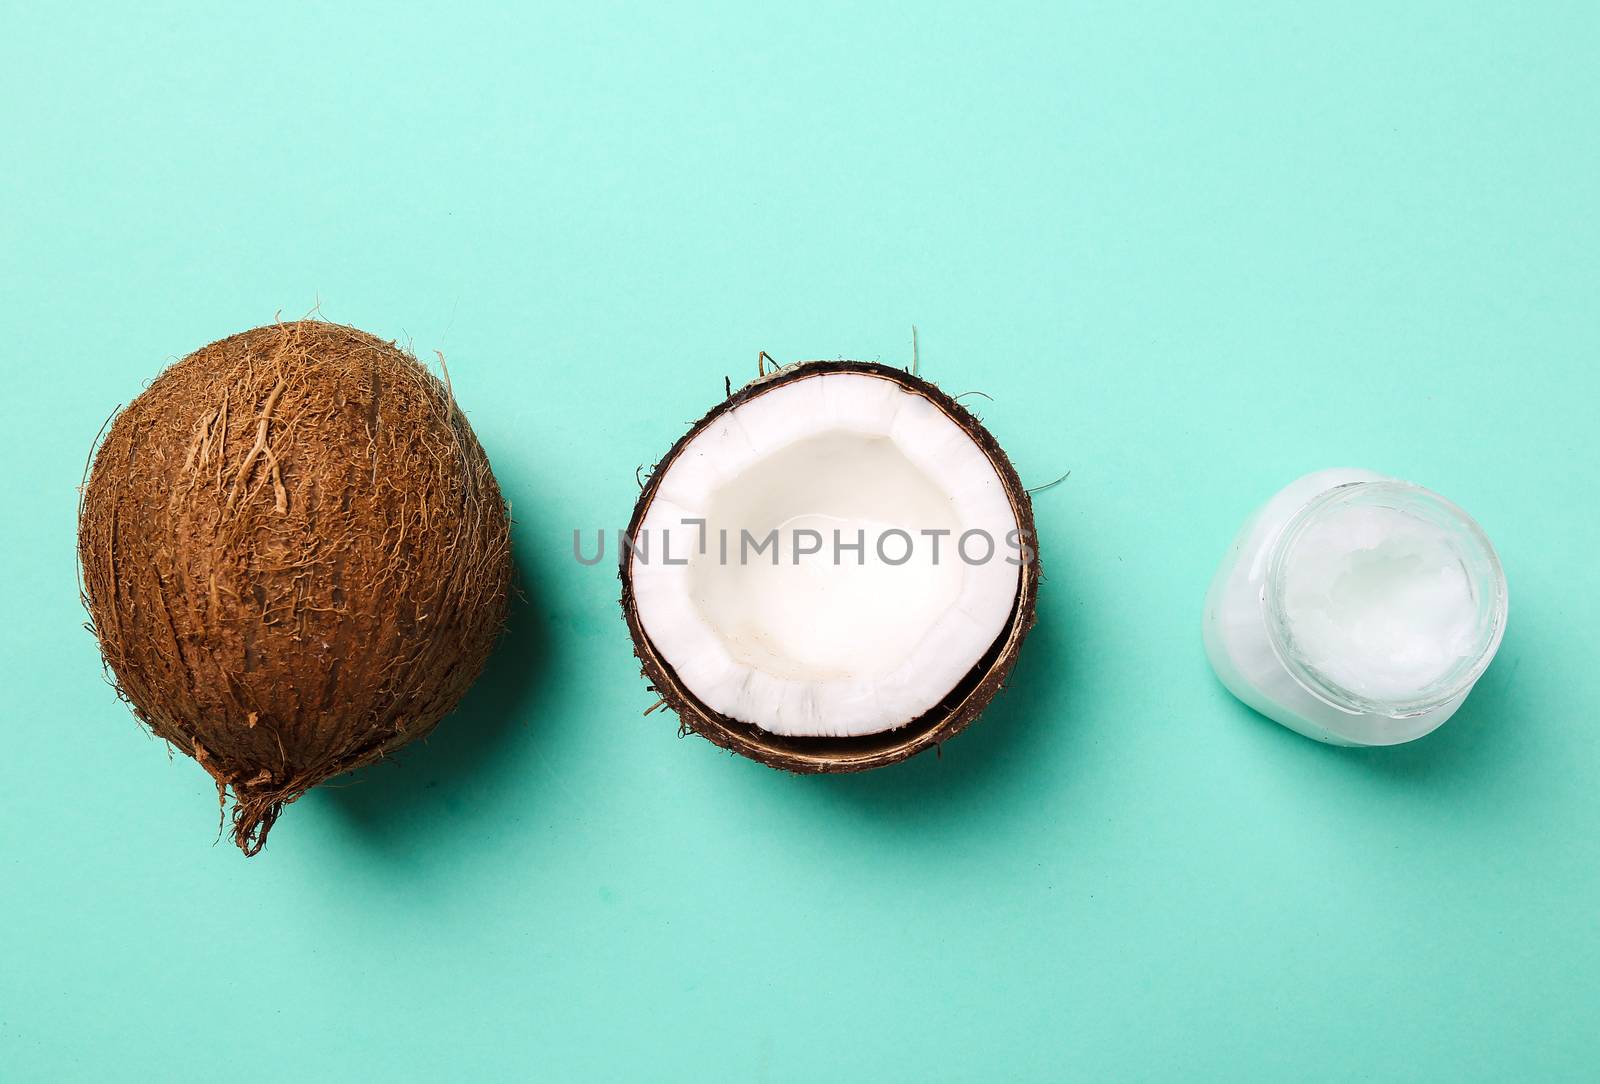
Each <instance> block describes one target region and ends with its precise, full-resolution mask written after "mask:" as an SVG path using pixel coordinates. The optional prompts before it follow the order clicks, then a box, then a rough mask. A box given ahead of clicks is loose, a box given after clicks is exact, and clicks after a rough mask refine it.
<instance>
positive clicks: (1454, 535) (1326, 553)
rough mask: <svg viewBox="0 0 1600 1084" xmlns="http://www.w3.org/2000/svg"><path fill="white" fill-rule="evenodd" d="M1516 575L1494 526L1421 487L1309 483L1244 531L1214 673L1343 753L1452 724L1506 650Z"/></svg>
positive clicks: (1358, 474)
mask: <svg viewBox="0 0 1600 1084" xmlns="http://www.w3.org/2000/svg"><path fill="white" fill-rule="evenodd" d="M1505 624H1506V582H1505V574H1504V573H1503V572H1502V570H1501V567H1500V560H1499V557H1498V556H1497V555H1496V554H1495V551H1494V547H1493V546H1492V545H1491V544H1490V542H1489V539H1488V537H1487V536H1486V535H1485V534H1484V533H1483V530H1482V529H1481V528H1480V527H1479V526H1478V525H1477V523H1475V522H1474V521H1473V520H1472V518H1471V517H1470V516H1468V515H1467V514H1466V513H1465V512H1464V511H1462V510H1461V509H1460V508H1458V507H1456V506H1455V505H1454V504H1452V503H1450V502H1449V501H1447V500H1445V499H1444V498H1443V497H1441V496H1439V495H1438V494H1437V493H1433V492H1431V491H1429V490H1427V489H1424V488H1422V487H1421V486H1417V485H1412V484H1411V483H1409V482H1402V481H1399V480H1398V479H1394V478H1388V477H1385V476H1383V475H1381V474H1375V473H1373V472H1372V471H1366V470H1354V469H1337V470H1326V471H1318V472H1316V473H1314V474H1308V475H1306V476H1305V477H1304V478H1300V479H1298V480H1297V481H1295V482H1292V483H1290V484H1289V485H1288V486H1286V487H1284V488H1283V489H1282V490H1280V491H1279V492H1278V493H1277V494H1276V495H1275V496H1274V497H1273V498H1272V499H1271V500H1269V501H1268V502H1267V503H1266V504H1265V505H1263V506H1262V508H1261V509H1260V510H1259V511H1257V512H1256V514H1255V515H1254V516H1253V517H1251V519H1250V520H1249V521H1248V522H1246V523H1245V525H1244V527H1243V529H1242V530H1241V531H1240V532H1239V536H1238V538H1237V539H1235V541H1234V544H1233V546H1232V547H1231V548H1230V549H1229V550H1228V552H1227V554H1226V555H1225V556H1224V558H1223V561H1222V565H1221V567H1220V568H1218V570H1217V574H1216V577H1215V579H1213V580H1212V583H1211V590H1210V592H1209V593H1208V594H1207V596H1206V609H1205V645H1206V654H1207V655H1208V656H1209V658H1210V660H1211V666H1212V669H1214V670H1215V671H1216V672H1217V676H1218V677H1219V678H1221V679H1222V683H1223V684H1224V685H1226V686H1227V687H1228V689H1229V690H1230V691H1231V692H1232V693H1233V694H1234V695H1235V696H1237V697H1238V698H1239V699H1240V700H1242V701H1244V702H1245V703H1246V704H1248V705H1250V707H1252V708H1254V709H1255V710H1257V711H1259V712H1261V713H1262V714H1263V715H1266V716H1268V717H1269V718H1271V719H1274V720H1276V721H1277V722H1279V723H1282V724H1283V725H1284V726H1286V727H1289V728H1290V729H1292V730H1297V731H1299V732H1300V733H1302V734H1305V735H1308V736H1309V737H1313V738H1316V739H1317V740H1319V741H1325V742H1330V743H1332V744H1336V745H1397V744H1399V743H1401V742H1407V741H1412V740H1414V739H1416V738H1420V737H1422V736H1423V735H1424V734H1427V733H1429V732H1430V731H1432V730H1434V729H1435V728H1437V727H1438V726H1440V725H1441V724H1443V723H1444V721H1445V720H1447V719H1449V718H1450V716H1451V715H1452V714H1454V712H1455V710H1456V709H1457V708H1458V707H1460V706H1461V703H1462V701H1463V700H1465V699H1466V696H1467V693H1468V692H1470V691H1471V690H1472V686H1473V684H1474V683H1476V682H1477V680H1478V678H1479V677H1480V676H1482V674H1483V672H1484V670H1485V669H1486V668H1487V667H1488V665H1489V662H1490V660H1492V659H1493V658H1494V653H1495V651H1496V649H1497V648H1498V647H1499V646H1500V638H1501V636H1502V635H1503V634H1504V632H1505Z"/></svg>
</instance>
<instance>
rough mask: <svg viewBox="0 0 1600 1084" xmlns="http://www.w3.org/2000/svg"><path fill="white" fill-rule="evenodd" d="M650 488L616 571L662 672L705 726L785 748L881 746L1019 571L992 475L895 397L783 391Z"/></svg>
mask: <svg viewBox="0 0 1600 1084" xmlns="http://www.w3.org/2000/svg"><path fill="white" fill-rule="evenodd" d="M662 471H663V473H662V474H661V476H660V477H659V479H658V480H657V483H656V486H657V488H656V493H655V497H654V499H653V501H652V503H651V504H650V507H649V509H648V510H647V512H646V514H645V517H644V519H643V521H642V524H641V526H642V530H641V531H639V532H638V537H636V539H635V543H636V546H638V545H641V544H642V546H643V547H645V548H643V549H640V548H636V549H635V551H634V552H633V554H632V555H631V556H630V557H629V558H628V560H629V561H630V563H631V578H632V584H633V591H634V601H635V604H636V606H637V608H638V609H637V612H638V617H639V621H640V624H641V625H642V627H643V629H644V631H645V634H646V635H647V636H648V637H649V639H650V642H651V644H652V646H653V647H654V649H655V651H656V653H657V654H658V655H659V656H660V657H661V658H662V659H663V660H664V661H665V662H666V663H667V664H668V665H669V666H670V667H671V668H672V670H673V671H674V672H675V673H676V675H677V677H678V680H679V681H680V682H681V683H682V684H683V686H684V687H685V689H687V691H688V692H690V693H691V694H692V695H693V696H694V697H695V698H696V699H698V700H699V701H700V702H701V703H702V704H704V705H705V706H706V707H708V708H710V709H711V710H713V711H715V712H719V713H721V714H723V715H726V716H729V717H731V718H733V719H736V720H738V721H740V722H744V723H750V724H753V725H755V726H757V727H760V728H761V729H763V730H765V731H768V732H770V733H773V734H781V735H787V736H792V737H833V738H838V737H851V736H859V735H865V734H876V733H881V732H883V731H886V730H892V729H894V728H896V727H899V726H903V725H905V724H906V723H908V722H910V721H912V720H913V719H916V718H917V717H919V716H921V715H923V714H924V713H926V712H927V711H928V710H929V709H931V708H933V707H934V706H935V705H937V704H938V703H939V702H940V701H941V700H943V699H944V698H945V697H946V696H947V695H948V694H949V693H950V692H951V690H953V689H954V688H955V687H956V686H957V685H958V684H960V683H961V682H962V680H963V679H964V678H965V677H966V676H967V675H968V674H969V673H970V672H971V671H972V669H973V667H974V666H976V665H977V664H978V663H979V661H980V660H981V659H982V658H983V657H984V656H985V654H987V653H988V651H989V649H990V648H991V647H992V646H993V645H994V643H995V641H996V640H997V639H998V638H999V637H1000V636H1001V634H1002V633H1003V632H1004V630H1005V628H1006V626H1007V623H1008V621H1009V619H1010V616H1011V613H1012V608H1013V605H1014V603H1015V602H1016V598H1017V592H1018V590H1019V587H1020V583H1021V575H1020V562H1021V559H1022V553H1021V551H1020V550H1019V549H1018V548H1017V545H1016V543H1017V541H1018V537H1019V536H1018V534H1017V519H1016V514H1015V512H1014V511H1013V510H1012V507H1011V502H1010V500H1009V499H1008V498H1007V496H1006V490H1005V487H1004V485H1003V484H1002V482H1001V478H1000V475H999V473H998V472H997V471H996V469H995V467H994V464H993V463H991V462H990V460H989V457H988V456H987V455H986V454H985V453H984V451H983V450H982V448H980V447H979V446H978V444H977V443H976V442H974V441H973V439H972V437H970V436H969V435H968V434H967V433H966V431H964V430H963V429H962V428H961V427H960V426H959V425H957V424H956V423H955V422H954V421H952V420H951V419H950V418H949V416H947V415H946V414H945V413H944V412H943V411H941V410H940V409H939V408H938V407H937V406H935V405H934V404H933V403H932V402H931V401H930V400H928V399H927V398H925V397H924V396H922V395H919V394H916V393H915V392H913V391H910V390H908V389H907V388H905V387H904V386H902V385H901V384H899V383H896V382H895V381H893V380H890V379H887V378H884V377H879V376H873V375H870V374H865V373H853V372H832V373H820V374H817V375H813V376H808V377H802V378H798V379H794V380H791V381H789V382H787V383H779V384H777V385H775V386H774V387H772V388H771V389H769V390H767V391H764V392H762V393H760V394H758V395H756V396H754V397H753V398H751V399H749V400H747V401H745V402H744V403H742V404H740V405H739V406H737V407H735V408H733V409H732V410H729V411H727V412H725V413H723V414H722V415H720V416H719V417H717V418H716V419H714V420H713V421H712V422H711V423H710V424H708V425H707V426H706V427H705V428H704V429H703V430H702V431H701V432H700V433H698V434H697V435H696V436H695V437H694V438H693V439H692V440H690V441H689V442H688V444H686V445H685V446H684V447H683V449H682V450H681V451H680V453H679V454H678V455H677V456H676V457H675V458H674V459H673V460H672V462H671V463H670V464H669V465H667V466H666V467H664V468H662ZM697 520H704V521H705V524H704V527H703V528H702V527H701V526H699V525H698V524H697V523H695V522H694V521H697ZM896 530H898V531H902V532H904V533H905V536H908V537H909V544H908V540H907V538H905V537H902V536H899V535H894V534H886V532H892V531H896ZM771 532H776V544H775V546H769V547H768V548H766V549H764V550H760V551H757V549H756V547H757V546H758V545H759V544H760V543H762V542H763V541H765V540H766V538H767V537H768V535H769V534H770V533H771ZM808 532H815V535H814V536H813V535H811V534H809V533H808ZM835 532H838V534H837V538H838V540H839V542H840V543H841V544H842V545H841V547H840V548H839V550H838V551H837V552H836V550H835V537H836V536H835ZM745 533H748V535H749V542H748V543H746V541H745V538H744V536H745ZM964 536H965V538H966V541H965V545H964V546H963V545H962V544H961V543H962V539H963V537H964ZM817 537H820V539H821V543H820V548H819V549H818V552H816V553H808V552H806V551H808V550H810V549H812V548H817V541H816V538H817ZM880 539H881V541H882V546H881V550H880V546H879V543H880ZM858 540H860V541H863V542H864V545H863V546H862V550H861V552H860V553H859V555H858V553H857V552H856V551H855V550H853V549H849V548H847V547H849V546H851V545H853V544H854V543H855V542H857V541H858ZM991 540H992V543H993V553H992V555H990V554H989V553H988V550H989V542H990V541H991ZM702 545H703V549H702ZM936 550H937V552H936ZM724 554H725V555H726V556H724ZM908 554H909V556H907V555H908ZM774 558H776V559H775V560H774ZM985 558H986V559H985ZM669 561H670V562H672V563H669ZM678 562H682V563H678Z"/></svg>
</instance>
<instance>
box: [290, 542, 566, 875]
mask: <svg viewBox="0 0 1600 1084" xmlns="http://www.w3.org/2000/svg"><path fill="white" fill-rule="evenodd" d="M521 533H524V534H526V532H521ZM512 537H513V549H512V561H513V563H514V565H515V579H514V580H513V587H512V595H511V599H510V603H509V605H508V607H507V614H506V629H505V632H504V633H502V634H501V636H500V641H499V643H497V644H496V645H495V649H494V653H493V654H492V655H491V656H490V657H489V661H488V663H487V664H486V665H485V666H484V669H483V673H482V674H481V675H479V677H478V680H477V681H476V682H474V683H473V685H472V688H471V689H469V690H468V691H467V695H466V696H465V697H464V698H463V699H462V701H461V703H460V705H459V706H458V707H457V708H456V710H455V711H453V712H451V713H450V714H449V715H448V716H446V717H445V718H444V719H442V720H441V721H440V722H439V725H438V726H437V727H435V728H434V730H433V733H431V734H429V735H428V736H427V737H426V738H424V739H422V740H421V741H417V742H413V743H412V744H410V745H407V746H405V747H404V748H401V749H399V750H398V751H396V752H395V753H394V755H392V756H390V757H387V758H385V759H384V760H381V761H379V762H377V763H376V764H370V765H367V766H366V767H364V768H360V769H358V770H356V771H354V772H351V773H349V774H348V775H342V776H339V777H338V778H336V779H331V780H329V781H328V782H326V783H324V784H323V785H321V786H319V787H316V788H314V789H313V790H311V791H309V792H308V793H307V795H306V797H305V798H303V799H301V801H315V802H316V803H317V805H318V806H320V807H322V808H326V809H332V810H333V811H334V812H335V813H336V814H337V815H338V816H340V817H341V818H342V819H343V820H344V821H345V822H346V823H347V824H349V825H350V826H351V827H353V828H354V829H355V833H354V834H356V835H357V836H358V837H360V838H361V839H363V840H364V841H366V842H368V843H371V844H374V845H376V846H380V847H390V846H398V845H400V844H401V843H403V842H408V841H412V838H413V837H417V838H421V837H425V836H427V835H429V834H436V833H438V832H439V831H441V829H442V826H444V825H446V824H449V823H451V822H457V823H459V822H462V821H465V820H476V819H478V817H479V816H484V817H492V816H493V815H494V813H493V810H492V806H493V804H494V803H492V802H490V801H487V800H485V799H484V794H485V792H487V791H489V790H490V789H492V786H493V779H494V776H495V775H496V774H497V773H498V772H499V771H502V770H504V767H505V766H507V765H508V764H509V761H510V760H512V759H514V758H511V757H509V756H508V755H507V753H506V746H507V744H508V743H509V742H510V741H512V740H513V739H514V738H515V737H516V735H517V733H518V732H519V731H524V730H525V729H526V727H527V723H528V721H529V719H530V718H531V716H532V712H531V710H530V709H529V707H528V705H529V698H530V696H531V695H532V693H533V690H534V689H535V687H536V686H537V685H538V684H539V682H540V681H541V680H542V678H543V676H544V671H545V668H546V666H547V665H548V650H547V644H546V636H547V633H546V630H545V628H544V627H543V625H542V623H541V622H540V621H539V614H538V610H537V601H538V599H539V598H540V597H541V591H540V587H539V584H538V582H537V581H536V580H535V578H534V577H533V575H532V573H531V564H530V562H529V561H528V559H527V557H526V556H525V555H524V554H522V553H520V552H518V551H517V549H516V547H515V539H516V533H515V532H514V533H513V536H512Z"/></svg>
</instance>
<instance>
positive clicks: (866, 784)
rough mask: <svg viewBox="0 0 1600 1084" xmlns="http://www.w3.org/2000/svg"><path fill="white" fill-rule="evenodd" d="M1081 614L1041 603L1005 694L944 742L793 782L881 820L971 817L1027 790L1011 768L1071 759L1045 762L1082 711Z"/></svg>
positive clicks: (1050, 766) (1057, 764)
mask: <svg viewBox="0 0 1600 1084" xmlns="http://www.w3.org/2000/svg"><path fill="white" fill-rule="evenodd" d="M1045 605H1049V607H1050V608H1049V610H1048V611H1046V609H1045ZM1075 616H1076V615H1075V614H1074V613H1073V612H1072V609H1071V603H1070V600H1067V599H1062V600H1060V602H1059V604H1057V600H1055V599H1051V600H1050V601H1049V603H1047V604H1042V605H1041V607H1040V616H1039V620H1038V623H1037V624H1036V625H1035V626H1034V628H1033V631H1032V632H1031V633H1029V634H1028V639H1027V641H1026V642H1025V643H1024V644H1023V645H1022V651H1021V654H1020V655H1018V657H1017V665H1016V668H1015V669H1014V670H1012V672H1011V676H1010V677H1009V678H1008V679H1007V681H1006V684H1005V686H1004V687H1003V688H1002V689H1001V690H1000V693H999V695H997V696H996V697H995V699H994V700H993V702H991V703H990V705H989V707H988V708H987V709H986V710H985V711H984V712H983V714H982V715H980V716H979V717H978V718H977V719H975V720H974V721H973V722H972V723H971V725H969V726H968V727H967V729H965V730H963V731H962V732H961V733H960V734H957V735H956V736H955V737H953V738H951V739H950V740H949V741H948V742H946V743H945V745H944V746H942V747H937V748H935V749H930V750H928V751H926V752H923V753H920V754H918V755H917V756H914V757H911V758H910V759H909V760H905V761H902V762H900V763H899V764H894V765H890V766H888V767H885V768H878V769H876V770H873V771H868V772H860V773H855V774H846V775H819V776H808V777H804V778H799V779H794V780H792V781H793V782H795V783H797V784H798V785H799V786H800V788H801V789H802V790H805V791H808V792H810V793H811V794H812V795H813V796H815V797H817V798H818V799H819V800H822V801H826V802H827V803H828V804H830V805H835V806H844V807H859V809H860V810H862V811H865V812H867V813H870V814H872V816H873V817H874V818H898V819H900V820H901V821H904V820H905V819H907V818H916V819H923V820H928V821H941V820H949V819H964V818H968V817H970V816H972V815H973V809H974V807H977V806H982V805H983V804H985V803H992V802H994V801H995V800H996V798H997V796H999V795H1003V794H1005V793H1007V791H1008V790H1009V791H1010V792H1012V793H1016V792H1018V791H1019V790H1020V789H1022V788H1016V787H1013V786H1011V784H1008V783H1005V782H1004V781H1003V776H1005V775H1006V774H1007V773H1015V772H1019V771H1024V770H1027V769H1028V768H1029V767H1030V766H1034V767H1036V768H1038V770H1048V771H1052V772H1056V771H1059V770H1060V769H1061V767H1062V762H1063V760H1064V758H1061V757H1058V756H1055V755H1053V754H1052V755H1050V757H1049V759H1048V762H1046V757H1045V755H1044V754H1043V752H1042V751H1043V750H1044V749H1045V748H1046V747H1047V745H1048V742H1047V739H1048V737H1049V736H1050V735H1051V733H1052V732H1059V731H1062V730H1065V729H1069V728H1071V727H1072V726H1073V722H1074V719H1075V717H1076V716H1077V713H1078V711H1079V704H1078V695H1077V693H1078V691H1079V690H1081V689H1082V686H1083V682H1082V681H1081V680H1080V679H1079V675H1078V674H1077V673H1076V672H1075V670H1074V663H1075V660H1074V659H1073V657H1072V655H1071V651H1070V648H1069V647H1068V646H1067V645H1068V644H1070V643H1071V641H1072V635H1071V631H1072V622H1073V620H1074V618H1075ZM1040 765H1043V767H1039V766H1040Z"/></svg>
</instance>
